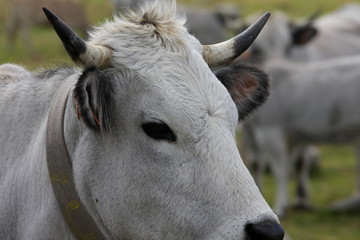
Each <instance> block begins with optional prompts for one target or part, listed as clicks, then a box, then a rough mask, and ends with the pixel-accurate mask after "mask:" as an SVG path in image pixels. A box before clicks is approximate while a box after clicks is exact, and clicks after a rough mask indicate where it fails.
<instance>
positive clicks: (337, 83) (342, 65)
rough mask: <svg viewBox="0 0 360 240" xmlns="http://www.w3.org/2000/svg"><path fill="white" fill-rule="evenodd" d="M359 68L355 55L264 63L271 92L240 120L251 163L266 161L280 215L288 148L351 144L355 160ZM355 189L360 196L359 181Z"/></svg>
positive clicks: (358, 133)
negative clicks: (269, 78)
mask: <svg viewBox="0 0 360 240" xmlns="http://www.w3.org/2000/svg"><path fill="white" fill-rule="evenodd" d="M359 66H360V56H359V55H358V56H348V57H342V58H334V59H331V60H324V61H318V62H312V63H296V62H291V61H284V60H275V59H274V60H269V61H268V62H267V63H266V65H265V69H266V70H267V72H268V73H269V74H270V76H271V78H272V87H271V92H272V94H271V96H270V98H269V100H268V101H267V103H265V104H264V106H263V107H262V108H261V109H259V111H257V112H256V113H255V114H254V115H253V116H252V117H251V118H249V119H248V120H247V121H245V123H244V129H245V130H246V131H247V136H248V138H247V141H249V142H248V144H249V145H251V146H253V148H254V149H255V150H256V151H254V154H255V156H254V157H255V159H261V160H262V161H259V162H260V163H263V162H270V165H271V167H272V171H273V173H274V174H275V177H276V181H277V186H278V192H277V199H276V205H275V209H277V210H279V212H280V213H284V211H285V210H286V207H287V206H288V200H287V195H288V194H287V187H288V186H287V185H288V178H289V175H290V171H291V168H292V167H293V165H294V163H293V162H292V161H291V159H295V158H291V156H290V154H291V153H294V152H293V151H292V150H294V149H299V148H300V149H301V148H303V147H304V146H307V144H310V143H352V144H354V146H355V150H356V153H357V158H358V162H360V160H359V149H360V146H359V141H360V111H359V110H358V105H359V104H360V94H359V91H360V70H359ZM249 132H250V134H249ZM339 161H341V159H339ZM357 187H358V189H357V190H358V194H360V182H358V186H357ZM298 191H299V193H300V199H299V201H303V203H304V204H307V203H308V199H307V198H306V197H307V196H305V194H306V191H307V189H303V188H299V189H298ZM359 196H360V195H358V196H356V197H355V199H360V197H359Z"/></svg>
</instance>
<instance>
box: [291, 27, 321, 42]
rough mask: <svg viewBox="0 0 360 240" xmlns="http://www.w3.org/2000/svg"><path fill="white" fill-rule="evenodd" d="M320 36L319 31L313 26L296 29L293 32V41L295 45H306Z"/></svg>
mask: <svg viewBox="0 0 360 240" xmlns="http://www.w3.org/2000/svg"><path fill="white" fill-rule="evenodd" d="M317 34H318V30H317V29H316V28H315V27H314V26H313V25H312V24H311V23H309V24H306V25H304V26H298V27H295V28H294V29H293V30H292V40H293V44H294V45H300V46H301V45H305V44H307V43H309V42H310V41H311V40H313V39H314V38H315V37H316V36H317Z"/></svg>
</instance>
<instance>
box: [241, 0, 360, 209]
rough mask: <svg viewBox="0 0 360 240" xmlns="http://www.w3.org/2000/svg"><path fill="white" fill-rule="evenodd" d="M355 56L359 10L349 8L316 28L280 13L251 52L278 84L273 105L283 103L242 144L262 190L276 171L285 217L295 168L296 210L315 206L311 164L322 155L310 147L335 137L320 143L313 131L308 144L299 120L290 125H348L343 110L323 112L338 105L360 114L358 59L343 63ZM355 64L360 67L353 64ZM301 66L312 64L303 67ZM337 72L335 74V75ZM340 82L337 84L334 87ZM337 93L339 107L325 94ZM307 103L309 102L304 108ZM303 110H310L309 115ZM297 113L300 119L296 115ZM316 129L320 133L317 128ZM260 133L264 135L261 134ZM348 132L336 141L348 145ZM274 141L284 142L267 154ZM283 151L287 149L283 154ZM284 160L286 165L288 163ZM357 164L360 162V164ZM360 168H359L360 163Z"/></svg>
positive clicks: (251, 126)
mask: <svg viewBox="0 0 360 240" xmlns="http://www.w3.org/2000/svg"><path fill="white" fill-rule="evenodd" d="M291 26H292V27H291ZM354 54H355V55H356V54H360V5H359V4H348V5H345V6H344V7H343V8H341V9H339V10H336V11H334V12H332V13H329V14H327V15H324V16H323V17H320V18H319V19H317V20H315V21H314V22H311V23H307V24H303V25H300V26H298V27H295V25H291V24H290V22H289V20H288V18H287V17H286V16H285V15H284V14H281V13H275V14H273V15H272V17H271V19H270V21H269V24H268V25H267V26H266V27H265V28H264V31H263V32H262V34H261V35H260V36H259V38H258V40H257V41H255V43H254V44H253V46H252V47H251V50H250V55H252V57H253V60H254V61H256V62H258V63H261V64H263V65H264V66H266V68H267V69H268V71H269V74H270V75H271V77H272V78H273V80H274V85H273V88H274V90H273V93H272V97H271V99H278V100H279V99H282V101H280V100H279V102H278V103H277V104H275V100H271V101H270V102H269V103H267V104H266V106H265V107H264V108H263V109H262V110H261V112H260V113H259V114H257V115H256V116H255V117H254V118H252V119H250V120H248V121H247V122H246V123H245V124H244V127H243V136H244V137H243V142H244V145H245V148H246V151H247V153H248V155H250V156H251V158H252V161H253V162H254V163H255V165H256V166H257V169H256V171H255V179H256V180H257V183H258V184H259V186H261V177H262V174H263V170H264V167H265V163H266V162H270V164H271V165H272V169H273V172H274V174H275V176H276V178H277V185H278V194H277V200H276V204H275V205H276V208H279V209H281V211H284V210H285V208H286V207H287V205H288V202H287V183H288V177H289V174H290V172H291V171H292V170H293V169H294V168H295V165H296V166H300V169H297V170H298V172H297V181H298V187H297V203H296V205H297V206H298V207H305V208H308V207H309V206H310V201H309V193H308V192H309V190H308V188H309V186H308V175H309V164H310V161H311V159H314V157H316V156H317V154H318V152H317V151H318V150H316V149H315V150H314V147H313V146H312V145H307V144H312V143H316V142H321V143H323V142H325V143H327V142H332V140H333V138H334V137H335V136H334V135H332V134H330V133H328V135H326V136H327V137H324V136H322V137H321V139H317V138H316V136H317V135H316V134H318V133H319V132H318V131H314V132H313V135H312V136H311V137H310V138H307V141H303V134H304V133H303V131H304V128H303V126H301V127H300V126H298V125H295V124H291V121H295V120H294V119H293V120H291V121H290V120H289V119H292V118H296V121H295V122H296V123H298V124H306V122H303V120H304V119H305V118H306V119H307V120H309V119H310V118H309V116H311V119H312V121H313V123H310V122H307V123H308V124H310V125H311V126H315V125H316V124H318V123H319V122H322V119H323V118H328V119H329V121H332V120H330V119H331V118H333V120H334V119H336V118H339V119H340V118H341V119H343V120H346V119H347V118H349V117H351V115H350V114H349V115H342V114H341V111H343V110H344V109H340V110H339V111H340V113H337V112H336V111H337V110H334V111H332V112H331V111H330V110H329V111H327V112H324V111H325V109H329V108H330V105H331V104H335V105H336V104H337V103H338V104H342V105H344V106H348V107H349V108H350V109H352V110H353V111H355V113H356V111H357V107H356V106H357V105H356V104H359V102H357V101H356V99H357V98H356V90H357V94H359V91H360V89H359V87H357V86H358V85H359V86H360V76H359V73H360V70H357V69H359V68H360V64H359V63H358V62H357V61H356V60H357V57H355V58H350V57H349V58H346V57H345V58H338V57H341V56H349V55H354ZM327 58H329V59H330V58H332V59H333V60H326V61H323V60H324V59H327ZM337 58H338V59H337ZM352 60H354V61H355V62H354V63H350V62H351V61H352ZM301 62H310V63H309V64H304V63H301ZM311 62H312V63H311ZM345 62H347V64H344V63H345ZM340 66H342V67H340ZM333 67H334V69H332V68H333ZM343 68H349V71H348V72H347V71H345V70H342V69H343ZM306 72H308V73H306ZM326 78H330V79H333V81H331V80H328V81H327V82H326V83H328V84H329V85H328V86H326V87H325V88H324V89H322V90H321V89H320V86H319V83H321V84H322V82H321V80H319V79H326ZM294 79H297V82H296V81H294ZM302 81H304V83H301V82H302ZM312 81H313V82H312ZM336 81H337V82H338V83H337V85H334V84H335V82H336ZM345 82H346V84H349V86H352V88H354V89H353V90H352V92H350V93H353V94H352V95H351V94H350V93H349V95H347V94H348V92H347V91H346V89H344V88H341V86H340V85H341V84H342V83H345ZM280 83H281V84H280ZM283 84H285V85H291V86H289V87H288V89H286V88H285V87H283V86H284V85H283ZM292 84H294V85H292ZM301 84H303V85H301ZM311 84H313V88H311ZM339 84H340V85H339ZM280 86H282V87H280ZM305 86H306V87H305ZM305 89H306V90H305ZM349 89H351V87H349ZM320 90H321V91H320ZM354 91H355V92H354ZM338 92H340V93H341V94H342V95H344V97H343V98H342V99H340V97H339V99H337V103H334V102H336V101H335V100H331V99H327V98H325V97H324V95H325V96H326V94H334V96H335V95H336V94H339V93H338ZM295 93H296V94H297V95H296V97H297V98H296V99H295V96H294V94H295ZM345 95H346V96H345ZM351 97H354V98H351ZM302 98H304V99H302ZM304 101H309V102H308V103H306V104H305V103H304ZM326 101H330V102H326ZM279 104H280V105H279ZM334 108H335V107H334ZM304 109H307V110H306V111H305V110H304ZM265 112H266V114H265ZM297 112H298V114H300V116H301V118H299V117H298V116H297V115H296V114H295V113H297ZM302 114H304V116H302ZM308 115H309V116H308ZM285 116H288V117H289V119H285ZM281 117H284V118H282V119H281V121H280V120H279V121H278V122H277V123H276V121H271V120H270V122H269V124H268V125H267V126H266V129H265V128H264V127H262V124H263V123H264V122H265V121H267V120H268V119H278V118H281ZM318 119H319V120H318ZM259 124H260V125H259ZM309 127H310V126H309ZM323 127H324V128H326V127H328V128H329V129H327V131H333V129H332V126H330V125H324V126H323ZM276 129H281V132H282V133H281V134H280V133H279V130H276ZM314 129H315V130H316V129H317V128H314ZM260 131H264V132H263V133H262V134H260V133H259V132H260ZM341 131H344V132H343V135H341ZM346 131H347V130H346V129H345V128H344V127H342V128H337V129H336V138H339V137H342V138H344V139H343V140H344V141H345V142H349V141H350V139H349V136H348V135H347V134H346ZM275 132H276V133H275ZM273 135H274V136H273ZM275 135H281V139H280V140H278V141H274V140H273V142H272V143H271V144H270V145H268V146H266V149H265V150H264V149H263V147H264V146H263V143H262V141H269V140H265V139H267V138H270V139H271V138H272V137H274V139H278V138H279V136H277V137H276V136H275ZM285 136H286V138H288V139H287V141H286V143H285V142H284V141H285ZM288 136H290V137H288ZM335 142H336V141H335ZM298 143H301V144H298ZM304 143H307V144H304ZM289 145H290V146H291V147H290V149H292V151H290V152H288V150H287V148H288V147H289ZM295 146H296V147H295ZM285 147H286V148H285ZM280 148H283V149H282V150H281V151H280ZM259 149H263V150H264V151H266V152H271V153H272V157H263V154H259V153H258V152H256V151H259ZM290 153H291V156H290ZM357 154H358V153H357ZM301 155H302V156H301ZM300 157H301V158H300ZM299 158H300V159H301V160H303V161H302V162H300V163H301V164H299V161H298V160H299ZM358 158H359V157H358ZM284 159H287V161H285V160H284ZM358 162H360V159H359V160H358ZM280 163H281V164H280ZM280 165H281V166H280ZM358 165H360V164H359V163H358ZM357 175H358V176H360V170H358V173H357ZM358 191H359V192H360V183H359V184H358ZM357 202H360V197H358V195H356V196H355V197H354V198H352V199H350V200H348V201H346V204H345V205H344V204H339V205H337V206H336V207H337V208H345V207H352V206H354V205H355V206H357V205H360V204H359V203H357Z"/></svg>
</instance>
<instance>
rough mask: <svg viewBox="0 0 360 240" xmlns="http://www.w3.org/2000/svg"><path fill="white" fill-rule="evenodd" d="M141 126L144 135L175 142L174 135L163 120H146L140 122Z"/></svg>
mask: <svg viewBox="0 0 360 240" xmlns="http://www.w3.org/2000/svg"><path fill="white" fill-rule="evenodd" d="M141 128H142V129H143V131H144V132H145V133H146V135H148V136H149V137H151V138H153V139H155V140H165V141H168V142H176V135H175V134H174V132H173V131H172V130H171V129H170V127H169V126H168V125H167V124H165V123H164V122H147V123H144V124H142V126H141Z"/></svg>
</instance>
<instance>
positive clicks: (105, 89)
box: [58, 1, 284, 240]
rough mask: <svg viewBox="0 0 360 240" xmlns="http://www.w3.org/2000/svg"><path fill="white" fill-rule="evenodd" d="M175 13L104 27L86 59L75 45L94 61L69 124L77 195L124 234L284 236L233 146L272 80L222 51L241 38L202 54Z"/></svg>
mask: <svg viewBox="0 0 360 240" xmlns="http://www.w3.org/2000/svg"><path fill="white" fill-rule="evenodd" d="M175 12H176V11H175V6H174V4H169V3H160V1H159V2H156V3H155V5H150V4H149V5H148V6H147V7H144V8H143V9H142V10H141V9H140V10H139V12H137V13H130V14H128V15H127V16H125V17H124V18H116V19H115V20H114V21H113V22H107V23H106V24H104V25H103V26H102V27H101V28H98V29H97V30H95V31H94V32H93V33H91V34H90V35H91V39H90V41H89V42H88V43H87V44H86V45H81V46H83V49H82V50H81V51H80V52H77V53H76V54H74V53H73V52H71V51H72V49H71V47H69V46H66V49H67V50H68V52H70V53H71V56H72V58H73V59H74V60H75V61H76V62H80V63H81V64H82V65H86V64H89V63H90V64H91V65H92V66H85V67H84V69H83V72H82V74H81V76H80V77H79V80H78V82H77V84H76V86H75V90H74V92H73V94H72V96H73V98H72V100H71V101H72V103H73V106H74V107H73V108H72V109H69V111H67V116H66V119H67V120H68V121H69V122H68V123H67V124H66V125H65V128H66V130H65V135H66V136H68V137H66V141H67V145H68V146H69V152H70V155H71V158H72V161H73V167H74V173H75V174H74V178H75V182H76V184H77V186H78V189H79V195H80V197H81V199H82V201H83V202H84V204H85V205H86V207H87V209H89V211H90V213H91V215H92V216H93V217H94V219H95V221H96V223H97V224H98V225H99V227H100V228H101V229H102V230H103V231H104V232H107V233H108V234H109V235H110V236H112V237H114V238H118V239H223V238H224V237H225V238H232V239H267V238H268V239H275V240H277V239H282V238H283V234H284V233H283V230H282V228H281V226H280V225H279V222H278V219H277V217H276V216H275V215H274V213H273V212H272V211H271V209H270V208H269V206H268V205H267V203H266V202H265V200H264V199H263V197H262V196H261V194H260V192H259V190H258V188H257V187H256V185H255V183H254V181H253V179H252V177H251V175H250V174H249V172H248V170H247V169H246V167H245V166H244V164H243V162H242V159H241V157H240V155H239V153H238V150H237V147H236V142H235V130H236V126H237V122H238V120H242V119H243V118H244V117H246V115H248V114H249V113H250V112H251V111H253V110H254V109H255V108H256V107H257V106H259V105H260V104H261V103H263V102H264V100H265V99H266V96H267V94H268V78H267V76H266V75H265V74H264V73H262V72H261V71H260V70H258V69H257V68H255V67H252V66H247V65H245V64H241V63H230V60H231V59H234V58H235V57H236V56H228V55H229V53H231V52H235V53H238V52H239V51H238V48H236V49H232V50H231V49H223V50H221V47H224V46H225V47H226V48H228V47H229V45H231V46H237V45H239V44H240V43H241V41H240V40H239V39H237V38H236V39H235V40H232V41H230V42H226V43H224V44H220V45H217V46H210V47H209V46H208V47H203V46H201V45H200V43H199V42H198V41H197V40H196V39H195V38H194V37H192V36H191V35H189V34H188V33H187V31H186V29H185V28H184V27H183V23H184V21H182V20H179V19H178V18H176V14H175ZM250 31H252V30H250ZM58 32H59V30H58ZM252 34H253V33H252ZM256 35H257V34H256ZM242 43H243V42H242ZM94 46H95V47H94ZM241 47H242V48H243V47H244V46H241ZM89 49H90V50H89ZM88 50H89V51H88ZM108 52H110V57H109V55H108ZM224 53H225V54H226V56H224ZM206 54H207V55H206ZM211 54H213V55H215V56H213V55H211ZM205 55H206V56H205ZM91 56H93V57H94V56H100V57H98V58H96V59H94V58H92V59H88V58H89V57H91ZM106 56H108V57H106ZM204 59H208V60H209V61H208V63H209V62H210V63H211V66H212V67H213V70H211V69H210V68H209V65H208V64H207V63H206V62H205V61H204ZM219 59H220V60H219ZM85 63H86V64H85ZM217 63H220V64H217ZM79 120H80V121H79Z"/></svg>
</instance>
